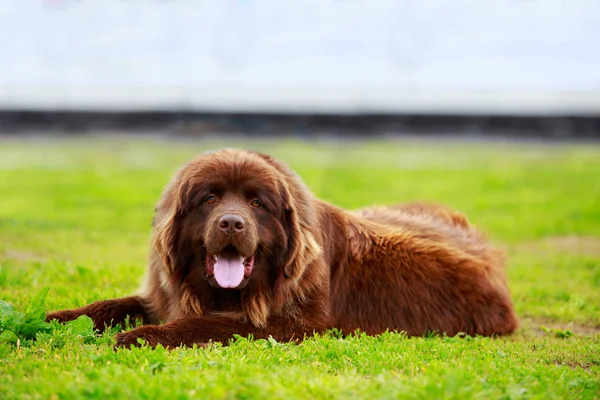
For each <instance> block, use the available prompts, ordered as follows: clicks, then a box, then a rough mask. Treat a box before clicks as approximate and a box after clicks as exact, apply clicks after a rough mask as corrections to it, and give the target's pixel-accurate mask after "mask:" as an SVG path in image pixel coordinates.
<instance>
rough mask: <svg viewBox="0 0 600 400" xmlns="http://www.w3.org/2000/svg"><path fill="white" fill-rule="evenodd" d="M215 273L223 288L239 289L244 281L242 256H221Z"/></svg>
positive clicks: (216, 264)
mask: <svg viewBox="0 0 600 400" xmlns="http://www.w3.org/2000/svg"><path fill="white" fill-rule="evenodd" d="M214 272H215V279H216V280H217V283H218V284H219V286H221V287H222V288H234V287H238V285H239V284H240V283H242V279H244V259H243V258H242V257H240V256H221V257H219V259H218V260H217V262H216V263H215V269H214Z"/></svg>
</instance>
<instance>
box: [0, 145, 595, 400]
mask: <svg viewBox="0 0 600 400" xmlns="http://www.w3.org/2000/svg"><path fill="white" fill-rule="evenodd" d="M0 140H2V141H0V299H1V300H4V301H6V302H8V303H10V304H12V305H13V306H14V307H15V309H17V310H20V311H23V312H24V311H25V309H26V308H27V306H28V304H29V302H30V301H31V300H32V298H33V297H34V296H35V294H36V293H38V292H39V291H40V290H41V289H42V288H44V287H50V291H49V293H48V295H47V297H46V304H47V306H48V308H49V309H57V308H65V307H77V306H81V305H84V304H86V303H89V302H92V301H95V300H99V299H105V298H110V297H115V296H124V295H127V294H129V293H130V292H132V291H133V290H135V289H136V288H137V286H138V284H139V283H140V282H141V277H142V274H143V272H144V268H145V262H146V257H147V252H148V249H147V246H148V242H149V235H150V223H151V219H152V210H153V209H154V204H155V202H156V200H157V199H158V196H159V194H160V192H161V190H162V188H163V186H164V185H165V184H166V182H167V181H168V180H169V179H170V178H171V176H172V175H173V173H174V172H175V170H176V169H177V168H178V167H179V165H180V164H181V163H183V162H185V161H187V160H188V159H189V158H190V157H192V156H194V155H195V154H197V153H200V152H202V151H204V150H207V149H213V148H216V147H223V146H226V145H234V146H246V147H250V148H255V149H260V150H262V151H265V152H269V153H271V154H273V155H275V156H277V157H279V158H280V159H282V160H283V161H285V162H287V163H288V164H289V165H290V166H292V167H293V168H294V169H295V170H296V171H297V172H298V173H299V174H301V176H302V177H303V178H304V180H305V181H306V183H307V184H308V185H309V187H310V188H311V189H312V190H313V191H314V192H315V193H316V194H317V195H318V196H319V197H320V198H323V199H325V200H328V201H331V202H333V203H335V204H338V205H340V206H344V207H348V208H354V207H360V206H364V205H369V204H373V203H380V204H383V203H390V202H394V203H395V202H402V201H409V200H417V199H418V200H433V201H442V202H444V203H447V204H449V205H450V206H452V207H455V208H457V209H459V210H461V211H463V212H465V213H467V215H468V216H469V219H470V220H471V221H472V222H473V223H475V224H476V225H478V226H480V227H481V228H482V229H484V230H486V231H487V232H488V233H489V235H490V237H491V239H492V240H493V241H494V242H495V243H497V244H498V245H499V246H502V247H504V248H506V250H507V252H508V256H509V258H508V269H507V272H508V275H509V281H510V288H511V292H512V294H513V298H514V301H515V306H516V309H517V311H518V314H519V317H520V318H521V319H522V325H523V326H522V329H521V330H520V331H519V332H518V333H517V334H515V335H514V336H511V337H507V338H501V339H488V338H440V337H437V338H435V337H431V338H412V339H408V338H406V337H404V336H403V335H401V334H392V333H390V334H385V335H382V336H379V337H352V338H347V339H341V338H339V337H338V336H337V335H336V334H335V332H333V333H331V334H328V335H325V336H323V337H319V338H316V339H312V340H308V341H306V342H304V343H303V344H301V345H289V344H281V343H276V342H272V341H248V340H246V339H239V340H237V341H236V342H234V343H233V344H232V345H231V346H229V347H222V346H219V345H215V346H212V347H210V348H207V349H185V350H175V351H172V352H168V351H165V350H163V349H160V348H159V349H156V350H150V349H147V348H143V349H135V350H118V351H113V349H112V348H111V346H110V342H111V339H112V336H111V334H104V335H102V336H99V337H90V336H89V335H85V334H84V335H83V336H82V335H79V334H75V333H73V330H72V329H71V328H57V327H55V330H54V331H52V332H50V333H46V334H41V335H38V340H36V341H32V340H23V341H22V342H21V343H20V344H19V346H18V347H17V346H16V345H15V344H0V398H3V399H5V398H6V399H10V398H65V399H76V398H85V399H87V398H99V399H104V398H169V399H179V398H181V399H184V398H257V399H262V398H282V399H283V398H386V399H387V398H405V397H406V398H424V399H425V398H427V399H432V398H456V399H465V398H480V399H495V398H502V399H514V398H526V399H534V398H537V399H552V398H556V399H563V398H582V399H594V398H595V399H598V398H600V147H597V146H590V145H588V146H575V145H573V146H566V145H565V146H539V145H537V146H536V145H525V144H498V143H496V144H493V143H491V144H490V143H488V144H486V143H479V144H464V143H463V144H457V143H454V144H453V143H450V142H448V143H434V142H407V141H389V142H383V141H372V142H366V143H351V142H347V143H334V142H295V141H283V142H273V141H270V142H269V141H263V142H243V141H236V142H229V143H224V142H214V141H212V142H211V141H191V140H190V141H186V142H185V141H178V142H168V141H160V140H150V139H131V138H130V139H115V138H112V139H98V138H80V139H70V140H67V139H53V140H47V141H43V142H42V141H39V140H38V141H33V140H25V139H21V140H7V139H0Z"/></svg>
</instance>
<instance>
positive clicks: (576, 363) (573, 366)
mask: <svg viewBox="0 0 600 400" xmlns="http://www.w3.org/2000/svg"><path fill="white" fill-rule="evenodd" d="M552 364H554V365H559V366H560V365H566V366H568V367H569V368H571V369H577V368H582V369H585V370H586V371H589V370H590V369H591V368H592V367H593V366H595V365H596V364H594V363H583V362H579V361H573V360H553V361H552Z"/></svg>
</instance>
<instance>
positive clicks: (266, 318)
mask: <svg viewBox="0 0 600 400" xmlns="http://www.w3.org/2000/svg"><path fill="white" fill-rule="evenodd" d="M255 200H257V201H255ZM225 213H229V214H235V215H237V216H238V217H241V218H242V219H243V220H244V221H245V227H244V229H243V231H241V232H237V233H235V232H234V233H231V232H228V231H223V229H220V228H219V227H218V221H219V218H221V217H222V216H223V215H225ZM224 248H234V249H235V250H236V251H237V252H239V254H240V255H241V256H243V257H250V256H251V255H253V256H252V257H254V258H252V259H253V260H254V266H253V268H252V271H251V273H250V274H249V276H246V277H245V278H244V281H243V282H242V283H241V284H240V286H239V287H237V288H235V289H224V288H221V287H220V286H219V284H218V283H217V282H216V281H215V279H214V278H213V277H212V276H211V270H210V268H208V264H210V262H209V261H207V260H208V259H209V257H212V256H215V255H217V254H219V252H221V251H224V250H223V249H224ZM248 260H250V258H248ZM82 314H86V315H88V316H90V317H91V318H92V319H93V320H94V322H95V325H96V327H97V328H98V329H100V330H103V329H105V327H106V326H108V325H111V324H112V325H114V324H118V323H122V322H123V321H124V320H125V319H126V318H127V316H130V317H132V318H136V317H138V318H141V320H142V321H143V323H144V325H143V326H140V327H137V328H135V329H132V330H129V331H126V332H122V333H119V334H118V335H117V336H116V341H117V345H118V346H129V345H132V344H133V345H138V341H137V339H138V338H141V339H144V340H145V341H146V343H148V344H149V345H151V346H155V345H157V344H159V343H160V344H162V345H163V346H165V347H169V348H172V347H177V346H182V345H183V346H193V345H194V344H197V345H203V344H205V343H208V342H210V341H214V342H221V343H223V344H227V343H228V341H229V340H230V339H232V338H233V335H234V334H239V335H242V336H248V335H252V336H253V337H254V338H267V337H269V336H272V337H273V338H275V339H276V340H279V341H290V340H297V341H300V340H302V339H303V338H304V337H305V336H306V335H309V336H310V335H311V334H313V333H316V332H319V333H320V332H324V331H325V330H327V329H329V328H338V329H339V330H341V331H342V332H344V333H346V334H350V333H353V332H355V331H356V330H360V331H362V332H365V333H367V334H378V333H381V332H384V331H386V330H390V331H404V332H406V334H408V335H409V336H413V335H424V334H428V333H431V332H437V333H438V334H447V335H452V336H453V335H456V334H459V333H464V334H467V335H472V336H474V335H506V334H510V333H512V332H513V331H515V329H517V327H518V322H517V318H516V315H515V312H514V308H513V305H512V302H511V299H510V293H509V289H508V288H507V283H506V278H505V273H504V261H503V257H502V254H501V253H500V252H499V251H497V250H495V249H493V248H492V247H490V245H489V244H488V243H487V241H486V240H485V238H484V237H483V235H482V234H481V233H479V232H478V231H476V230H475V229H474V228H473V227H471V226H470V225H469V223H468V222H467V219H466V218H465V217H464V216H463V215H461V214H459V213H457V212H454V211H451V210H449V209H447V208H445V207H442V206H438V205H432V204H421V203H410V204H405V205H397V206H392V207H370V208H365V209H361V210H358V211H346V210H343V209H341V208H338V207H335V206H333V205H331V204H328V203H326V202H323V201H320V200H317V199H315V198H314V197H313V196H312V194H311V193H310V191H309V190H308V189H307V188H306V187H305V186H304V184H303V183H302V182H301V180H300V179H299V178H298V177H297V176H296V175H295V174H294V173H293V172H292V171H291V170H289V169H288V168H287V167H286V166H285V165H284V164H282V163H280V162H278V161H276V160H274V159H273V158H271V157H269V156H267V155H264V154H260V153H256V152H252V151H245V150H233V149H224V150H220V151H217V152H211V153H205V154H202V155H200V156H199V157H197V158H196V159H194V160H192V161H191V162H189V163H188V164H186V165H185V166H184V167H183V168H182V169H181V170H180V171H179V172H178V174H177V175H176V176H175V177H174V179H173V180H172V181H171V182H170V184H169V185H168V186H167V187H166V189H165V191H164V192H163V195H162V197H161V199H160V201H159V203H158V206H157V209H156V212H155V217H154V223H153V241H152V247H151V254H150V260H149V266H148V270H147V276H146V281H145V284H144V285H143V288H142V289H141V291H140V292H139V294H137V295H134V296H130V297H125V298H120V299H113V300H106V301H99V302H96V303H92V304H90V305H87V306H85V307H82V308H79V309H73V310H64V311H56V312H52V313H49V314H48V316H47V320H52V319H57V320H59V321H61V322H62V321H68V320H72V319H74V318H77V317H78V316H79V315H82Z"/></svg>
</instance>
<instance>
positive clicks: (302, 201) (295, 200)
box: [253, 152, 323, 281]
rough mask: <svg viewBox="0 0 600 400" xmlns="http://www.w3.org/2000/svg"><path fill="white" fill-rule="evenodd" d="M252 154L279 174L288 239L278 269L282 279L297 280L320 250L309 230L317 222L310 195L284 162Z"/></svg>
mask: <svg viewBox="0 0 600 400" xmlns="http://www.w3.org/2000/svg"><path fill="white" fill-rule="evenodd" d="M253 153H254V154H257V155H258V156H260V157H261V158H263V159H264V160H265V161H267V162H268V163H269V164H271V165H272V166H273V167H274V168H275V169H276V170H277V171H278V172H279V173H280V174H281V175H282V179H281V188H280V192H281V193H280V194H281V196H282V198H283V201H284V212H283V225H284V229H285V231H286V236H287V241H288V243H287V247H288V250H287V256H286V258H285V261H284V265H283V267H282V268H283V275H284V277H285V278H287V279H291V280H293V281H297V280H298V279H300V277H301V276H302V274H303V273H304V271H305V270H306V267H307V266H308V265H309V264H310V263H312V262H313V261H315V260H316V259H317V258H318V257H319V256H320V255H321V254H322V251H323V250H322V248H321V246H319V244H318V242H317V240H316V238H315V234H314V233H313V232H314V230H315V229H317V224H318V221H317V214H316V212H315V201H314V198H313V196H312V194H311V192H310V191H309V190H308V188H307V187H306V186H305V184H304V182H302V180H301V179H300V177H299V176H298V175H297V174H295V173H294V172H293V171H292V170H291V169H290V168H289V167H287V166H286V165H285V164H283V163H281V162H279V161H277V160H275V159H274V158H272V157H271V156H269V155H266V154H262V153H258V152H253Z"/></svg>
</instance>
